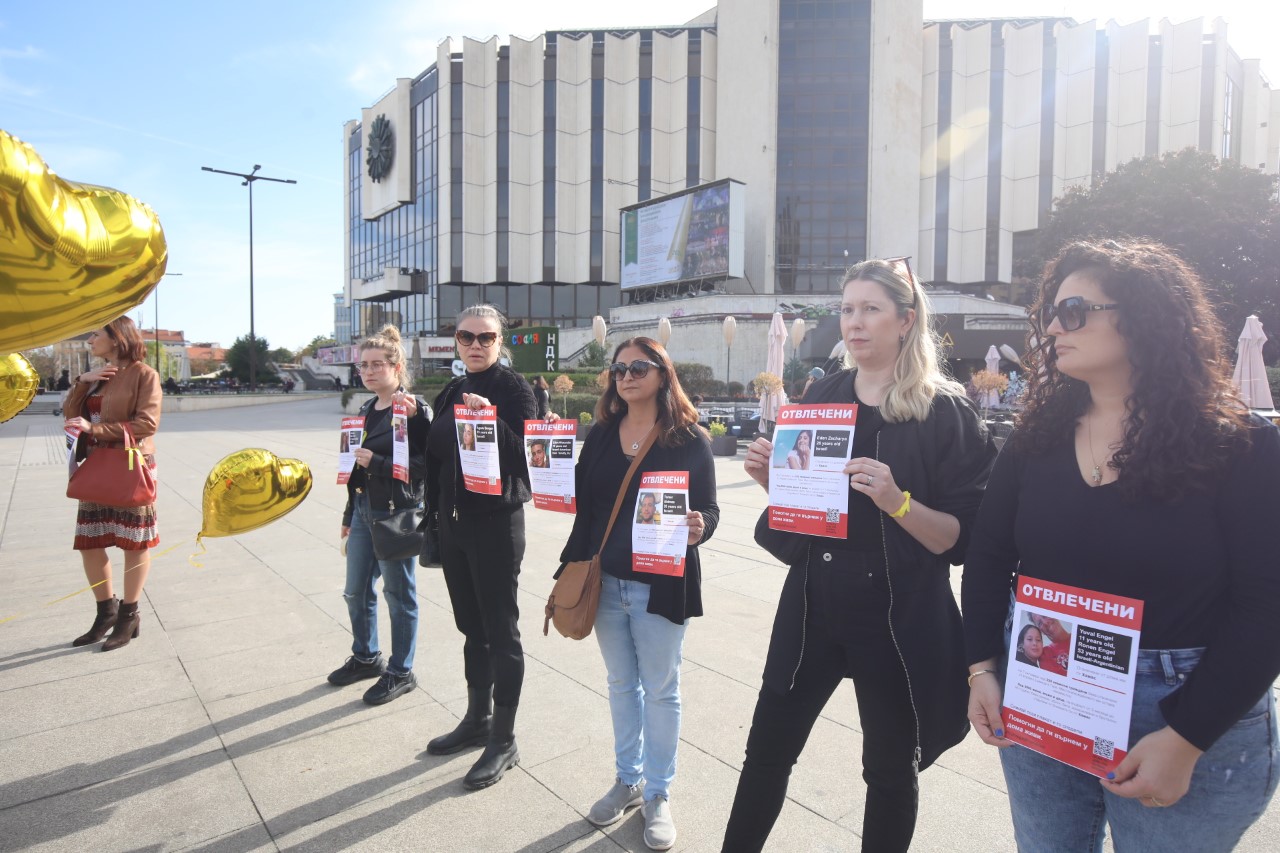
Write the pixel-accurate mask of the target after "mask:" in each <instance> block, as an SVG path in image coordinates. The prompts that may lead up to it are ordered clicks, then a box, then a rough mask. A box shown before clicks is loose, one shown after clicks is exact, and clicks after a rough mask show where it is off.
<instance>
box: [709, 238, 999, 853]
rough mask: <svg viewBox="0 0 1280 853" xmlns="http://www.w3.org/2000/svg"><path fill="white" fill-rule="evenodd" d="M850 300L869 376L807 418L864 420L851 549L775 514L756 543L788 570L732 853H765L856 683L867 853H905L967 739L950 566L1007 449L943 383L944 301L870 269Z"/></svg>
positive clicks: (732, 827) (759, 454) (756, 466)
mask: <svg viewBox="0 0 1280 853" xmlns="http://www.w3.org/2000/svg"><path fill="white" fill-rule="evenodd" d="M841 290H842V294H843V295H842V299H841V304H840V333H841V336H842V337H843V340H844V343H845V344H846V346H847V348H848V352H849V354H850V356H852V357H853V358H854V359H855V360H856V363H857V365H858V368H857V370H841V371H839V372H837V373H834V374H831V375H828V376H826V377H825V378H823V379H821V380H819V381H817V382H815V383H814V385H813V386H812V387H811V388H810V389H809V390H808V392H807V393H806V394H805V403H806V404H818V403H832V402H838V403H856V404H857V405H858V422H857V428H856V430H855V432H854V437H853V448H852V454H853V458H852V459H851V460H850V462H849V463H848V464H847V465H846V466H845V468H844V473H845V474H846V475H847V476H848V478H849V481H848V482H849V490H850V491H849V523H848V536H847V538H845V539H831V538H824V537H818V536H809V535H802V534H797V533H787V532H782V531H775V530H770V529H769V527H768V511H767V510H766V512H765V514H764V515H762V516H761V518H760V521H759V523H758V524H757V525H756V541H757V542H758V543H760V544H761V545H762V546H763V547H764V548H765V549H766V550H768V551H769V552H770V553H771V554H773V556H774V557H776V558H777V559H779V560H781V561H782V562H784V563H787V564H788V565H790V567H791V569H790V571H789V572H788V574H787V578H786V582H785V583H784V585H783V589H782V596H781V598H780V600H779V602H778V615H777V618H776V620H775V622H774V627H773V634H772V636H771V638H770V641H769V654H768V657H767V659H766V661H765V668H764V686H763V687H762V688H761V690H760V696H759V699H758V700H757V702H756V709H755V716H754V718H753V719H752V721H751V732H750V734H749V735H748V737H747V754H746V761H745V762H744V764H743V767H742V776H741V778H740V779H739V780H738V789H737V793H736V794H735V795H734V801H733V808H732V811H731V813H730V815H729V825H728V827H727V829H726V830H725V836H724V848H723V849H724V850H725V853H743V851H758V850H762V849H763V848H764V845H765V841H766V839H767V838H768V836H769V833H770V831H771V830H772V829H773V824H774V821H776V820H777V817H778V814H779V812H780V811H781V810H782V804H783V801H784V800H785V799H786V793H787V782H788V778H789V776H790V774H791V768H792V766H793V765H794V764H795V762H796V759H797V758H798V757H799V756H800V752H801V751H802V750H803V749H804V745H805V741H806V740H807V739H808V737H809V732H810V730H811V729H812V728H813V724H814V722H815V721H816V720H817V718H818V715H819V714H820V713H821V712H822V709H823V707H824V706H825V705H826V703H827V700H828V699H829V698H830V697H831V694H832V693H833V692H834V691H835V689H836V687H837V686H839V684H840V682H841V681H843V680H844V679H845V678H852V679H853V687H854V691H855V692H856V694H857V697H858V715H859V718H860V720H861V723H862V778H863V780H864V781H865V782H866V783H867V799H866V803H865V806H864V808H863V822H862V827H863V833H862V849H863V851H865V853H894V851H905V850H907V848H908V847H909V846H910V845H911V839H912V836H913V834H914V832H915V825H916V813H917V809H918V806H919V798H920V791H919V782H918V775H919V772H920V771H921V770H923V769H925V768H926V767H928V766H929V765H930V764H932V763H933V762H934V761H936V760H937V758H938V756H940V755H941V754H942V753H943V752H944V751H946V750H947V749H949V748H951V747H952V746H955V745H956V744H957V743H959V742H960V741H961V740H962V739H963V738H964V736H965V733H966V732H967V731H968V729H969V727H968V725H967V723H966V720H965V670H964V655H963V650H962V648H961V623H960V612H959V610H958V609H957V608H956V604H955V598H954V596H953V595H952V592H951V585H950V580H949V565H958V564H960V563H961V562H962V561H963V559H964V554H965V546H966V545H967V542H968V532H969V528H970V525H971V524H972V521H973V518H974V516H975V515H976V514H977V511H978V504H979V502H980V501H981V499H982V490H983V488H984V487H985V485H986V480H987V475H988V473H989V472H990V470H991V465H992V462H993V461H994V460H995V455H996V451H995V445H994V443H993V442H992V440H991V436H990V435H989V434H988V433H987V430H986V428H985V427H984V426H983V425H982V421H981V419H980V418H979V417H978V413H977V411H976V410H975V409H974V407H973V405H972V404H971V403H970V402H969V400H968V398H967V397H966V396H965V393H964V388H963V387H961V386H960V385H958V384H957V383H955V382H953V381H951V380H949V379H947V378H946V377H945V376H944V375H943V373H942V372H941V369H940V367H939V357H938V349H937V344H936V338H935V335H934V330H933V329H932V328H931V325H930V315H931V306H930V303H929V298H928V296H927V295H926V294H925V292H924V290H923V289H922V288H921V286H920V283H919V282H918V281H917V280H916V279H915V276H914V275H913V274H912V272H911V268H910V267H909V266H908V265H907V264H906V263H905V261H881V260H869V261H864V262H862V263H860V264H857V265H855V266H853V267H852V268H850V270H849V272H848V273H847V274H846V276H845V281H844V284H843V286H842V288H841ZM772 453H773V443H772V442H771V441H769V440H768V439H765V438H758V439H756V440H755V441H754V442H752V444H751V446H750V447H749V448H748V450H747V459H746V466H745V467H746V471H747V474H749V475H750V476H751V478H752V479H754V480H755V481H756V482H757V483H759V484H760V485H761V486H763V487H765V488H768V485H769V471H770V464H769V463H770V458H771V455H772Z"/></svg>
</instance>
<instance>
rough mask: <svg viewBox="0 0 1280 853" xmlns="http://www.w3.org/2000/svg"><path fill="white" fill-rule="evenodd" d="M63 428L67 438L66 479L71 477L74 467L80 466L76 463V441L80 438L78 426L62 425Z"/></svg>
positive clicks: (74, 470)
mask: <svg viewBox="0 0 1280 853" xmlns="http://www.w3.org/2000/svg"><path fill="white" fill-rule="evenodd" d="M63 430H64V433H65V435H66V439H67V479H71V477H72V476H73V475H74V474H75V473H76V468H78V467H80V466H79V465H78V464H77V463H76V442H78V441H79V440H80V427H78V426H64V427H63Z"/></svg>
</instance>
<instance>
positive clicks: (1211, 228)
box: [1014, 148, 1280, 358]
mask: <svg viewBox="0 0 1280 853" xmlns="http://www.w3.org/2000/svg"><path fill="white" fill-rule="evenodd" d="M1276 189H1277V176H1276V175H1268V174H1266V173H1264V172H1260V171H1258V170H1257V169H1250V168H1246V167H1243V166H1240V165H1238V164H1237V163H1233V162H1231V161H1221V160H1218V159H1217V158H1216V157H1214V156H1213V155H1212V154H1209V153H1206V152H1203V151H1197V150H1196V149H1193V148H1188V149H1185V150H1183V151H1177V152H1172V153H1169V154H1165V155H1163V156H1160V157H1144V158H1141V159H1135V160H1131V161H1129V162H1128V163H1125V164H1123V165H1121V166H1120V167H1119V168H1117V169H1116V170H1115V171H1114V172H1109V173H1107V174H1106V175H1104V176H1103V177H1102V178H1101V179H1100V180H1099V181H1098V182H1097V183H1096V184H1094V185H1093V186H1092V187H1073V188H1071V189H1069V190H1068V191H1067V192H1066V194H1065V195H1063V196H1062V197H1061V198H1059V199H1057V201H1056V202H1055V203H1054V209H1053V212H1052V213H1051V214H1050V215H1049V219H1048V221H1047V222H1046V223H1045V226H1044V227H1043V228H1042V229H1040V231H1039V233H1038V234H1037V235H1036V236H1035V238H1034V243H1033V248H1032V249H1031V251H1030V252H1029V253H1028V254H1027V255H1026V256H1025V257H1020V258H1015V261H1014V275H1015V277H1019V276H1022V277H1028V278H1031V279H1033V280H1038V279H1039V277H1040V275H1041V273H1042V271H1043V268H1044V265H1045V263H1046V262H1047V261H1049V260H1051V259H1052V258H1053V257H1054V256H1055V255H1056V254H1057V253H1058V251H1059V250H1060V249H1061V248H1062V247H1063V246H1064V245H1066V244H1067V243H1069V242H1071V241H1073V240H1078V239H1082V238H1088V237H1093V238H1105V237H1119V236H1127V237H1135V238H1148V239H1153V240H1157V241H1159V242H1161V243H1164V244H1165V245H1167V246H1169V247H1170V248H1172V249H1174V250H1176V251H1177V252H1178V253H1179V254H1180V255H1182V257H1183V258H1184V259H1185V260H1186V261H1187V262H1189V263H1190V264H1191V265H1192V266H1193V267H1195V269H1196V271H1197V272H1199V274H1200V276H1201V277H1202V278H1203V279H1204V282H1205V284H1206V285H1207V287H1208V289H1209V297H1210V299H1211V300H1212V301H1213V304H1214V309H1215V311H1216V313H1217V315H1218V319H1219V321H1220V322H1221V323H1222V325H1223V328H1224V330H1225V332H1226V336H1227V339H1228V340H1229V341H1231V342H1232V343H1234V340H1235V336H1236V335H1237V334H1238V333H1239V332H1240V329H1242V328H1243V327H1244V320H1245V317H1247V316H1248V315H1249V314H1257V315H1258V316H1259V317H1260V318H1261V319H1262V321H1263V325H1264V326H1265V327H1266V328H1267V329H1268V330H1271V331H1272V334H1273V336H1274V337H1280V335H1275V333H1276V332H1280V203H1277V201H1276ZM1267 352H1268V354H1269V355H1270V356H1271V357H1272V358H1274V357H1275V356H1276V355H1277V354H1280V345H1278V344H1277V343H1276V342H1275V341H1274V340H1273V342H1272V343H1271V344H1269V345H1268V347H1267Z"/></svg>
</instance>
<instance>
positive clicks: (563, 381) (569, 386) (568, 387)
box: [551, 373, 573, 410]
mask: <svg viewBox="0 0 1280 853" xmlns="http://www.w3.org/2000/svg"><path fill="white" fill-rule="evenodd" d="M551 387H552V389H554V390H555V392H556V393H557V394H560V395H561V396H563V397H564V407H565V409H566V410H567V409H568V408H569V392H570V391H572V390H573V380H572V379H570V378H569V377H568V376H565V375H564V374H563V373H561V374H560V375H559V376H557V377H556V381H555V382H553V383H552V385H551Z"/></svg>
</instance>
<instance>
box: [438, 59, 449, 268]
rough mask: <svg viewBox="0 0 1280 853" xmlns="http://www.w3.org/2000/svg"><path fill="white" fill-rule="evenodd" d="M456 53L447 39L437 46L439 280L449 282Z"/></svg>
mask: <svg viewBox="0 0 1280 853" xmlns="http://www.w3.org/2000/svg"><path fill="white" fill-rule="evenodd" d="M452 54H453V40H452V39H444V40H442V41H441V42H440V44H439V45H438V46H437V47H436V86H437V88H436V115H437V116H439V117H440V120H439V121H437V122H436V162H437V164H438V166H437V174H438V175H439V176H440V188H439V192H438V193H436V198H437V201H436V238H437V239H436V270H437V273H438V276H439V281H442V282H444V281H449V280H450V278H449V275H450V273H449V271H450V269H451V268H452V266H453V241H452V234H453V232H452V228H451V226H450V220H449V211H450V200H451V199H452V197H453V190H452V189H451V184H450V172H451V170H452V169H453V154H452V153H451V152H450V150H449V114H450V111H451V110H452V109H453V100H452V93H451V91H450V84H451V83H452V82H453V66H452V65H451V64H450V61H449V58H450V56H452Z"/></svg>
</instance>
